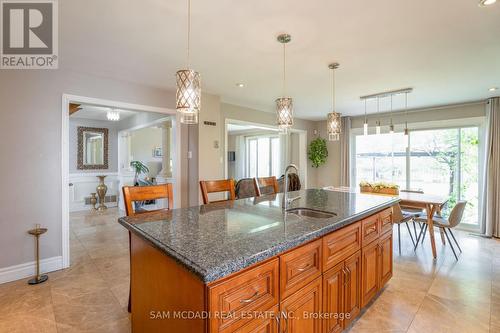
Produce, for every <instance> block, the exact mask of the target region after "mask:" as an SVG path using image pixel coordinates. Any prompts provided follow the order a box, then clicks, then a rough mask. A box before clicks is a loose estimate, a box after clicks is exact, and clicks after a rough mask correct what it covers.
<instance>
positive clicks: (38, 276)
mask: <svg viewBox="0 0 500 333" xmlns="http://www.w3.org/2000/svg"><path fill="white" fill-rule="evenodd" d="M46 232H47V228H40V225H39V224H37V225H36V227H35V229H31V230H29V231H28V233H29V234H30V235H33V236H35V246H36V276H35V277H34V278H32V279H30V280H29V281H28V283H29V284H39V283H43V282H45V281H47V280H48V279H49V277H48V276H47V275H46V274H40V235H43V234H44V233H46Z"/></svg>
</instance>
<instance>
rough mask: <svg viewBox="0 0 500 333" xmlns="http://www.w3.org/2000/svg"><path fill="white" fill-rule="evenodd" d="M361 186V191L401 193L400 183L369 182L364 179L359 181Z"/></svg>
mask: <svg viewBox="0 0 500 333" xmlns="http://www.w3.org/2000/svg"><path fill="white" fill-rule="evenodd" d="M359 188H360V191H361V192H368V193H370V192H371V193H377V194H389V195H398V194H399V185H397V184H393V183H386V182H376V183H369V182H366V181H362V182H360V183H359Z"/></svg>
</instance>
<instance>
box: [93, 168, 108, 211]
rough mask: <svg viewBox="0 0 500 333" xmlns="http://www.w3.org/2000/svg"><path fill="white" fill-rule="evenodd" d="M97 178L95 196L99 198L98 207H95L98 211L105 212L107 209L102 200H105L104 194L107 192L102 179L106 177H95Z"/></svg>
mask: <svg viewBox="0 0 500 333" xmlns="http://www.w3.org/2000/svg"><path fill="white" fill-rule="evenodd" d="M97 178H99V185H97V187H96V192H97V196H98V197H99V206H98V207H97V210H98V211H103V210H106V209H107V208H108V207H106V205H105V204H104V199H105V198H106V192H107V191H108V187H107V186H106V184H104V178H106V176H97Z"/></svg>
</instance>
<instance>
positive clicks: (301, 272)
mask: <svg viewBox="0 0 500 333" xmlns="http://www.w3.org/2000/svg"><path fill="white" fill-rule="evenodd" d="M321 254H322V253H321V239H318V240H317V241H314V242H312V243H309V244H306V245H304V246H301V247H299V248H297V249H294V250H292V251H290V252H288V253H285V254H284V255H282V256H280V296H281V299H285V298H286V297H288V296H289V295H291V294H293V293H294V292H296V291H297V290H299V289H300V288H302V287H303V286H305V285H306V284H308V283H309V282H311V281H312V280H314V279H315V278H317V277H318V276H320V275H321V273H322V260H321Z"/></svg>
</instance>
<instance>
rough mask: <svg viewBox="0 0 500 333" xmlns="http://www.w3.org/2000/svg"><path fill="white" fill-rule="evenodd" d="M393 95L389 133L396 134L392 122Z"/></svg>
mask: <svg viewBox="0 0 500 333" xmlns="http://www.w3.org/2000/svg"><path fill="white" fill-rule="evenodd" d="M392 97H393V95H391V124H390V125H389V133H391V134H394V124H393V122H392Z"/></svg>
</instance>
